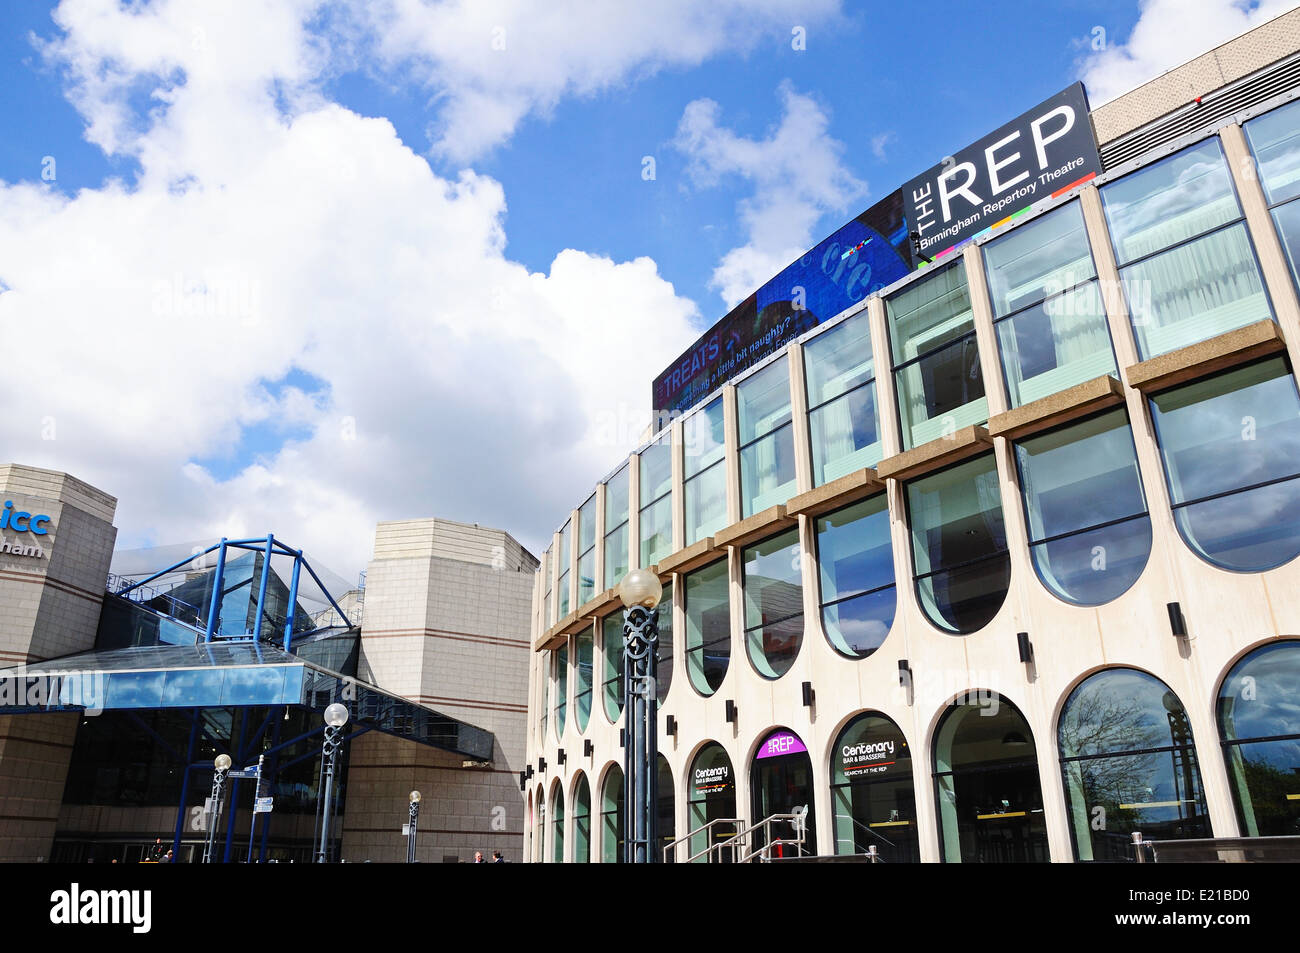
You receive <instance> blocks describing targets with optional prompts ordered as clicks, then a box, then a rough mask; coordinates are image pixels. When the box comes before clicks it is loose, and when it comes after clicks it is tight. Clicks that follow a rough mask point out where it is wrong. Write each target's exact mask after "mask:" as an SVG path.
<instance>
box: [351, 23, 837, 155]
mask: <svg viewBox="0 0 1300 953" xmlns="http://www.w3.org/2000/svg"><path fill="white" fill-rule="evenodd" d="M839 7H840V2H839V0H710V2H708V3H701V2H699V0H656V2H654V3H640V2H635V3H613V2H606V3H591V2H590V0H449V2H442V3H435V2H426V0H381V2H377V3H372V4H370V5H369V6H367V7H366V8H365V9H366V13H365V14H364V16H365V17H367V18H368V20H369V22H370V23H371V24H372V25H373V27H374V32H375V33H376V34H377V35H378V36H380V37H381V40H380V42H379V45H378V47H377V51H376V52H377V54H378V56H379V57H380V58H381V60H382V62H384V63H385V65H386V66H387V67H388V68H390V69H391V68H397V67H401V68H403V69H405V70H407V71H408V73H409V75H410V76H411V77H412V78H413V79H417V80H419V81H422V82H424V83H426V84H427V85H428V86H429V87H430V88H431V89H432V90H434V91H435V94H436V95H437V96H438V97H439V98H440V99H441V100H442V104H441V111H440V118H439V121H438V123H437V124H436V125H435V127H434V129H433V137H434V139H435V145H434V148H435V151H436V152H437V153H438V154H440V155H443V156H446V157H448V158H450V159H452V160H454V161H468V160H470V159H472V158H474V157H476V156H478V155H481V154H482V153H483V152H484V151H486V150H487V149H490V148H491V147H493V146H495V145H497V144H498V143H500V142H501V141H503V140H504V139H505V138H507V137H508V136H509V135H510V133H511V132H512V131H513V130H514V128H515V127H516V126H517V125H518V124H519V122H520V120H522V119H523V118H524V117H525V116H526V115H528V114H530V113H539V114H542V115H545V114H546V113H548V112H549V111H550V110H551V109H552V108H553V107H554V106H555V105H556V103H558V102H559V101H560V100H561V99H562V98H564V97H567V96H574V95H577V96H586V95H592V94H594V93H597V92H599V91H600V90H603V89H606V88H608V87H611V86H613V85H615V84H618V83H620V82H623V81H626V80H628V79H630V78H636V77H644V76H646V75H649V74H652V73H654V72H656V71H658V70H661V69H665V68H675V67H690V66H696V65H698V64H700V63H702V62H704V61H705V60H706V59H709V58H710V57H712V56H715V55H717V54H719V53H721V52H724V51H733V50H749V49H752V48H754V46H755V45H756V44H757V43H759V42H760V41H761V40H763V39H765V38H766V39H768V40H770V41H772V42H775V43H784V44H789V43H790V42H791V40H792V33H791V31H792V30H793V29H794V28H795V27H796V26H802V27H804V28H805V29H807V28H809V27H812V26H818V25H822V24H825V23H827V22H829V21H830V20H831V19H832V18H833V17H834V16H835V15H836V14H837V13H838V10H839Z"/></svg>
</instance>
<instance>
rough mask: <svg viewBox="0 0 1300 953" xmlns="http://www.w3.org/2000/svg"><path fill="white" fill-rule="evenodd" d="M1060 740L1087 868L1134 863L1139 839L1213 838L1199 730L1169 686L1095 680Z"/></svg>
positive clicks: (1132, 678) (1079, 691)
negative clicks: (1195, 734)
mask: <svg viewBox="0 0 1300 953" xmlns="http://www.w3.org/2000/svg"><path fill="white" fill-rule="evenodd" d="M1058 736H1059V737H1058V740H1059V744H1060V751H1061V757H1062V758H1063V759H1067V760H1064V761H1063V762H1062V766H1061V769H1062V774H1063V777H1064V781H1065V790H1066V807H1067V811H1068V815H1069V818H1070V826H1071V834H1072V836H1073V840H1074V847H1075V853H1076V856H1077V857H1078V858H1079V859H1080V860H1120V861H1127V860H1131V859H1132V846H1131V842H1130V835H1131V834H1132V832H1133V831H1139V830H1140V831H1142V833H1143V835H1144V836H1146V837H1149V838H1151V839H1153V840H1154V839H1176V838H1183V837H1208V836H1209V835H1210V826H1209V821H1208V817H1207V814H1206V809H1205V801H1204V795H1203V792H1202V789H1201V778H1200V770H1199V767H1198V766H1197V763H1196V754H1195V749H1194V746H1193V739H1192V730H1191V726H1190V723H1189V722H1188V718H1187V713H1186V711H1184V709H1183V705H1182V702H1180V701H1179V700H1178V697H1177V696H1176V695H1175V694H1174V693H1173V692H1172V691H1170V690H1169V688H1168V686H1166V685H1165V684H1164V682H1161V681H1160V680H1159V679H1157V678H1154V677H1152V676H1151V675H1148V674H1146V673H1145V672H1138V671H1135V670H1133V669H1110V670H1108V671H1104V672H1099V673H1097V674H1096V675H1093V676H1092V677H1090V678H1088V679H1086V680H1085V681H1084V682H1082V683H1081V684H1080V685H1079V686H1078V688H1076V689H1075V690H1074V691H1073V692H1072V693H1071V695H1070V697H1069V699H1068V700H1067V701H1066V703H1065V707H1064V708H1063V709H1062V712H1061V721H1060V725H1059V728H1058ZM1151 749H1157V750H1154V751H1153V750H1151ZM1069 759H1075V760H1069ZM1098 817H1101V818H1103V819H1104V824H1102V825H1101V826H1100V827H1098V826H1097V825H1096V823H1095V822H1096V819H1097V818H1098ZM1148 831H1151V832H1153V833H1152V834H1148V833H1147V832H1148Z"/></svg>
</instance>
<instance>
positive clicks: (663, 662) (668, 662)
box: [655, 581, 673, 703]
mask: <svg viewBox="0 0 1300 953" xmlns="http://www.w3.org/2000/svg"><path fill="white" fill-rule="evenodd" d="M655 658H656V659H657V660H658V661H657V662H656V665H657V666H658V669H657V672H656V674H655V697H656V699H657V700H658V701H659V702H661V703H662V702H663V700H664V699H665V698H667V697H668V689H669V688H671V687H672V684H673V584H672V582H671V581H669V582H666V583H664V594H663V597H662V598H661V599H660V600H659V650H658V651H657V652H656V653H655Z"/></svg>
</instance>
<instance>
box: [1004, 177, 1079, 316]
mask: <svg viewBox="0 0 1300 953" xmlns="http://www.w3.org/2000/svg"><path fill="white" fill-rule="evenodd" d="M984 267H985V268H986V269H987V272H988V277H989V295H990V296H991V297H992V299H993V314H994V316H995V317H999V318H1000V317H1003V316H1005V315H1008V314H1011V313H1012V312H1013V311H1020V310H1021V309H1023V308H1027V307H1029V306H1030V305H1032V304H1038V303H1039V302H1040V301H1042V300H1043V299H1045V298H1048V297H1051V296H1052V295H1055V294H1057V293H1058V292H1061V291H1064V290H1065V289H1066V288H1071V287H1073V286H1074V285H1077V284H1079V283H1081V282H1084V281H1087V280H1088V279H1089V278H1093V277H1095V276H1096V274H1097V271H1096V269H1095V268H1094V267H1093V263H1092V252H1091V251H1090V250H1089V248H1088V234H1087V232H1086V231H1085V230H1084V227H1083V210H1082V208H1081V206H1080V204H1079V203H1078V202H1070V203H1069V204H1068V205H1064V206H1062V207H1060V208H1058V209H1056V210H1054V211H1052V212H1048V213H1047V214H1046V215H1041V216H1039V217H1038V218H1036V219H1034V220H1033V221H1031V222H1027V223H1025V224H1024V225H1021V226H1020V227H1018V228H1015V229H1013V230H1012V231H1010V232H1008V233H1007V234H1005V235H1003V236H1002V237H1001V238H998V239H996V240H994V241H991V242H989V243H988V244H986V245H985V246H984Z"/></svg>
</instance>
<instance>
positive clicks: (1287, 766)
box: [1218, 641, 1300, 837]
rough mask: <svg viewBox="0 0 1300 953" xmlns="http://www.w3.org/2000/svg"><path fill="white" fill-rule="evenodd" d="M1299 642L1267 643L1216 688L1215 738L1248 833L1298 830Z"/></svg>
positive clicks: (1257, 833)
mask: <svg viewBox="0 0 1300 953" xmlns="http://www.w3.org/2000/svg"><path fill="white" fill-rule="evenodd" d="M1296 686H1300V642H1292V641H1287V642H1272V643H1270V644H1268V645H1265V646H1262V647H1261V648H1258V649H1255V651H1253V652H1251V653H1250V654H1249V655H1247V656H1245V657H1244V658H1243V659H1241V661H1239V662H1238V663H1237V664H1236V665H1234V666H1233V667H1232V671H1230V672H1229V673H1228V677H1227V678H1225V679H1224V680H1223V685H1222V686H1221V687H1220V688H1219V704H1218V717H1219V737H1220V740H1221V741H1222V743H1223V754H1224V757H1225V758H1227V761H1228V777H1229V778H1230V779H1231V782H1232V800H1233V803H1234V804H1235V805H1236V807H1237V819H1238V821H1239V822H1240V824H1241V832H1242V834H1244V835H1245V836H1247V837H1265V836H1279V835H1296V834H1300V705H1297V703H1296V691H1297V689H1296Z"/></svg>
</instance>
